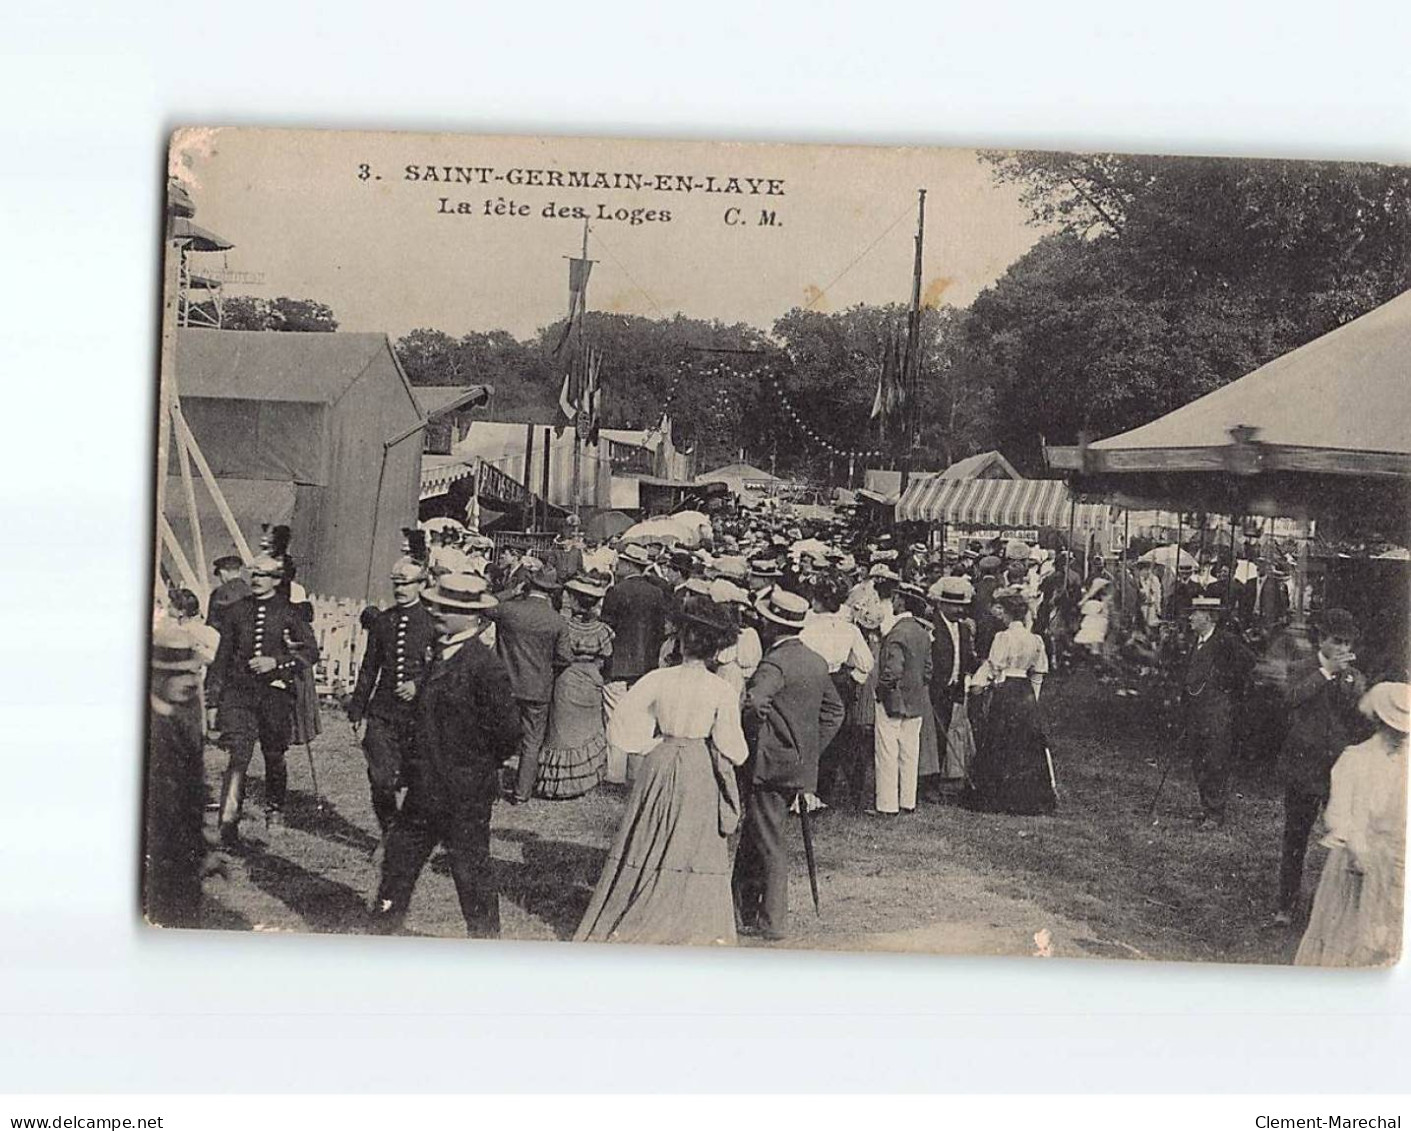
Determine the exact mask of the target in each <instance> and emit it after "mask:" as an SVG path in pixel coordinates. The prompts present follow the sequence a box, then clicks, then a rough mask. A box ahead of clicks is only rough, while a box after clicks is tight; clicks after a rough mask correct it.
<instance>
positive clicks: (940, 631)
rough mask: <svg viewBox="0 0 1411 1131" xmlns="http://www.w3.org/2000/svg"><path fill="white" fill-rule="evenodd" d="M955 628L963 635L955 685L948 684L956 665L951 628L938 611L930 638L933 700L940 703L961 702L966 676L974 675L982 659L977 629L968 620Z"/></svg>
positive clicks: (956, 624)
mask: <svg viewBox="0 0 1411 1131" xmlns="http://www.w3.org/2000/svg"><path fill="white" fill-rule="evenodd" d="M955 627H956V631H957V632H959V634H960V672H959V675H958V676H957V678H956V681H955V683H954V684H953V685H950V686H947V684H946V681H947V680H948V679H950V673H951V668H952V667H953V666H954V664H955V656H954V655H953V653H952V648H951V639H950V629H948V628H947V627H946V626H945V624H943V623H942V617H941V615H940V614H939V613H937V614H936V620H935V623H934V624H933V625H932V626H931V628H932V639H931V699H932V700H933V701H934V702H936V703H939V702H941V701H943V700H945V701H949V702H952V703H958V702H960V701H961V700H962V699H964V698H965V677H966V676H967V675H974V674H975V672H977V671H978V670H979V668H980V659H979V657H978V656H977V655H976V654H975V630H974V629H973V628H972V627H971V626H970V622H969V621H968V620H964V619H961V620H957V621H956V622H955Z"/></svg>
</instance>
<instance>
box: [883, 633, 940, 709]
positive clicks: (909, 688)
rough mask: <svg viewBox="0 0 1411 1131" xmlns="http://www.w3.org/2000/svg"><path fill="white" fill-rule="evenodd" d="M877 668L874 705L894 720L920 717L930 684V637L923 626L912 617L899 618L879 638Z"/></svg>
mask: <svg viewBox="0 0 1411 1131" xmlns="http://www.w3.org/2000/svg"><path fill="white" fill-rule="evenodd" d="M946 643H947V644H949V643H950V641H949V640H947V641H946ZM881 666H882V671H881V673H880V674H879V675H878V676H877V702H878V703H879V704H881V706H882V707H884V708H885V709H886V712H887V714H888V715H890V716H891V717H892V718H894V719H916V718H920V717H921V716H922V715H923V714H924V713H925V711H926V698H927V695H928V694H929V692H928V691H927V684H929V683H930V682H931V638H930V633H928V632H927V631H926V626H925V625H924V624H922V623H921V622H920V621H919V620H917V619H916V618H915V617H913V616H903V617H900V618H899V619H898V620H897V622H896V624H894V625H893V626H892V631H891V632H889V633H887V635H886V636H885V637H883V639H882V665H881Z"/></svg>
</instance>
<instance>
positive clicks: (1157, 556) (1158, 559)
mask: <svg viewBox="0 0 1411 1131" xmlns="http://www.w3.org/2000/svg"><path fill="white" fill-rule="evenodd" d="M1137 561H1139V562H1155V563H1156V564H1157V565H1163V566H1165V567H1166V568H1167V569H1179V568H1180V567H1181V566H1189V567H1190V568H1191V569H1195V567H1196V566H1197V565H1199V564H1200V563H1198V562H1197V561H1196V560H1195V558H1194V557H1193V556H1192V555H1191V554H1188V553H1186V551H1185V550H1183V549H1181V548H1180V547H1179V546H1177V545H1175V544H1172V545H1170V546H1157V547H1156V549H1154V550H1148V551H1147V552H1146V553H1144V554H1143V555H1142V556H1141V557H1139V558H1138V559H1137Z"/></svg>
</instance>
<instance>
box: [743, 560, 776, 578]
mask: <svg viewBox="0 0 1411 1131" xmlns="http://www.w3.org/2000/svg"><path fill="white" fill-rule="evenodd" d="M750 572H751V573H752V574H754V575H755V576H756V577H783V576H784V571H783V570H781V569H780V568H779V563H778V562H777V561H775V560H774V559H773V558H756V559H755V560H754V561H752V562H750Z"/></svg>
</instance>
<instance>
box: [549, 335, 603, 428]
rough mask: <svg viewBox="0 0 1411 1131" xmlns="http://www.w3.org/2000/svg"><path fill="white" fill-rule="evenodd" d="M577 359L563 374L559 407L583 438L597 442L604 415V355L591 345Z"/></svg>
mask: <svg viewBox="0 0 1411 1131" xmlns="http://www.w3.org/2000/svg"><path fill="white" fill-rule="evenodd" d="M575 362H576V363H575V364H571V365H570V366H569V368H568V372H566V373H565V374H564V375H563V385H562V386H560V388H559V409H560V411H561V412H562V413H563V414H564V416H565V417H567V418H568V420H570V421H572V422H573V426H574V427H575V428H576V429H577V430H578V434H579V435H580V436H581V437H583V439H584V440H586V441H587V442H588V443H590V444H596V443H597V442H598V428H599V424H600V419H599V418H600V415H601V413H600V409H601V402H602V385H601V376H602V369H603V355H602V353H601V352H600V351H598V350H594V349H590V350H588V351H587V353H586V356H584V357H583V358H581V359H575ZM562 427H563V426H562V425H560V428H562Z"/></svg>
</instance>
